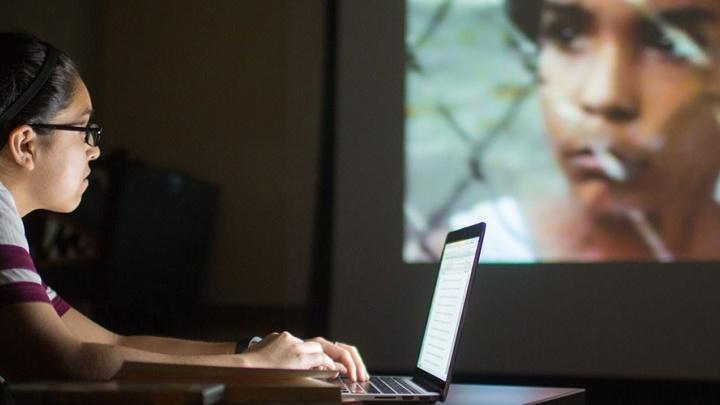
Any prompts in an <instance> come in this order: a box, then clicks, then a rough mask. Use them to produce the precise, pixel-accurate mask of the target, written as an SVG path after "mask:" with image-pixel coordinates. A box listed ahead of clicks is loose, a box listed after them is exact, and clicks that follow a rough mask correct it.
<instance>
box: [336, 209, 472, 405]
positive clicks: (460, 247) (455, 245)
mask: <svg viewBox="0 0 720 405" xmlns="http://www.w3.org/2000/svg"><path fill="white" fill-rule="evenodd" d="M484 236H485V223H484V222H481V223H479V224H475V225H472V226H469V227H467V228H462V229H458V230H456V231H452V232H450V233H449V234H448V235H447V238H446V239H445V246H444V248H443V253H442V256H441V257H440V265H439V271H438V276H437V281H436V282H435V291H434V293H433V297H432V302H431V304H430V311H429V313H428V320H427V323H426V324H425V334H424V336H423V339H422V344H421V345H420V354H419V355H418V362H417V367H416V369H415V375H414V376H412V377H404V376H372V377H371V378H370V381H367V382H355V383H354V382H352V381H350V380H347V379H345V378H341V379H340V380H337V381H338V383H340V384H342V397H343V399H350V398H352V399H357V400H362V401H373V400H377V401H423V402H430V401H438V400H439V401H444V400H445V397H446V396H447V393H448V388H449V387H450V376H451V375H452V369H453V363H454V361H455V355H456V354H457V347H458V340H459V336H460V329H461V327H462V324H463V319H464V317H465V312H466V307H467V302H468V299H469V296H470V288H471V286H472V283H473V279H474V277H475V270H476V268H477V265H478V259H479V258H480V248H481V247H482V242H483V237H484Z"/></svg>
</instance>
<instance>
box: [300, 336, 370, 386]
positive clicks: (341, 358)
mask: <svg viewBox="0 0 720 405" xmlns="http://www.w3.org/2000/svg"><path fill="white" fill-rule="evenodd" d="M305 342H307V343H317V344H319V345H320V346H321V347H322V350H323V351H324V352H325V354H326V355H328V356H330V358H332V359H333V360H334V361H335V362H337V369H338V371H340V372H341V373H343V374H346V375H347V376H348V378H349V379H350V380H352V381H367V380H369V379H370V375H368V372H367V369H366V368H365V363H363V360H362V357H360V353H359V352H358V350H357V348H356V347H355V346H351V345H348V344H345V343H341V342H329V341H327V340H326V339H325V338H322V337H316V338H313V339H308V340H306V341H305Z"/></svg>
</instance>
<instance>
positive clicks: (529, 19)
mask: <svg viewBox="0 0 720 405" xmlns="http://www.w3.org/2000/svg"><path fill="white" fill-rule="evenodd" d="M542 6H543V0H506V1H505V11H506V12H507V15H508V17H509V18H510V21H512V22H513V24H515V26H516V27H517V28H518V29H519V30H520V31H521V32H522V33H523V34H525V35H526V36H527V37H528V39H531V40H532V41H535V42H537V40H538V35H539V34H540V12H541V11H542Z"/></svg>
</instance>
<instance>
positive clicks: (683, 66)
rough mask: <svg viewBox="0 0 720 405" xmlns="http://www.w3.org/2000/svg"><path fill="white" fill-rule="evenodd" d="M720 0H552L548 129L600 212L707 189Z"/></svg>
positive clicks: (711, 176)
mask: <svg viewBox="0 0 720 405" xmlns="http://www.w3.org/2000/svg"><path fill="white" fill-rule="evenodd" d="M719 59H720V1H718V0H646V1H642V0H544V5H543V12H542V15H541V33H540V59H539V72H538V73H539V76H540V80H541V87H540V95H541V101H542V108H543V112H544V116H545V125H546V130H547V132H548V134H549V136H550V139H551V141H552V145H553V147H554V151H555V153H556V157H557V159H558V162H559V163H560V166H561V167H562V169H563V170H564V172H565V173H566V175H567V177H568V179H569V181H570V184H571V186H572V190H573V192H574V193H575V195H576V196H578V197H579V199H580V200H581V201H582V202H583V203H584V204H585V205H587V206H588V207H590V208H592V209H594V210H596V211H598V212H601V213H622V212H624V211H625V210H627V209H629V208H638V209H643V210H654V209H658V208H660V207H666V206H667V205H668V204H670V205H672V203H673V202H675V201H677V200H678V199H679V198H680V199H695V198H708V197H709V195H708V194H711V193H712V191H713V185H714V183H715V180H716V179H717V176H718V172H719V170H720V122H718V120H719V119H720V68H719V67H718V66H719V64H720V62H719Z"/></svg>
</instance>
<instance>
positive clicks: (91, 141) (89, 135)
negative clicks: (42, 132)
mask: <svg viewBox="0 0 720 405" xmlns="http://www.w3.org/2000/svg"><path fill="white" fill-rule="evenodd" d="M28 125H30V126H31V127H33V128H40V129H57V130H60V131H75V132H85V143H86V144H88V145H90V146H99V145H100V138H102V127H101V126H100V125H98V124H90V125H88V126H86V127H80V126H75V125H61V124H28Z"/></svg>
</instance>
